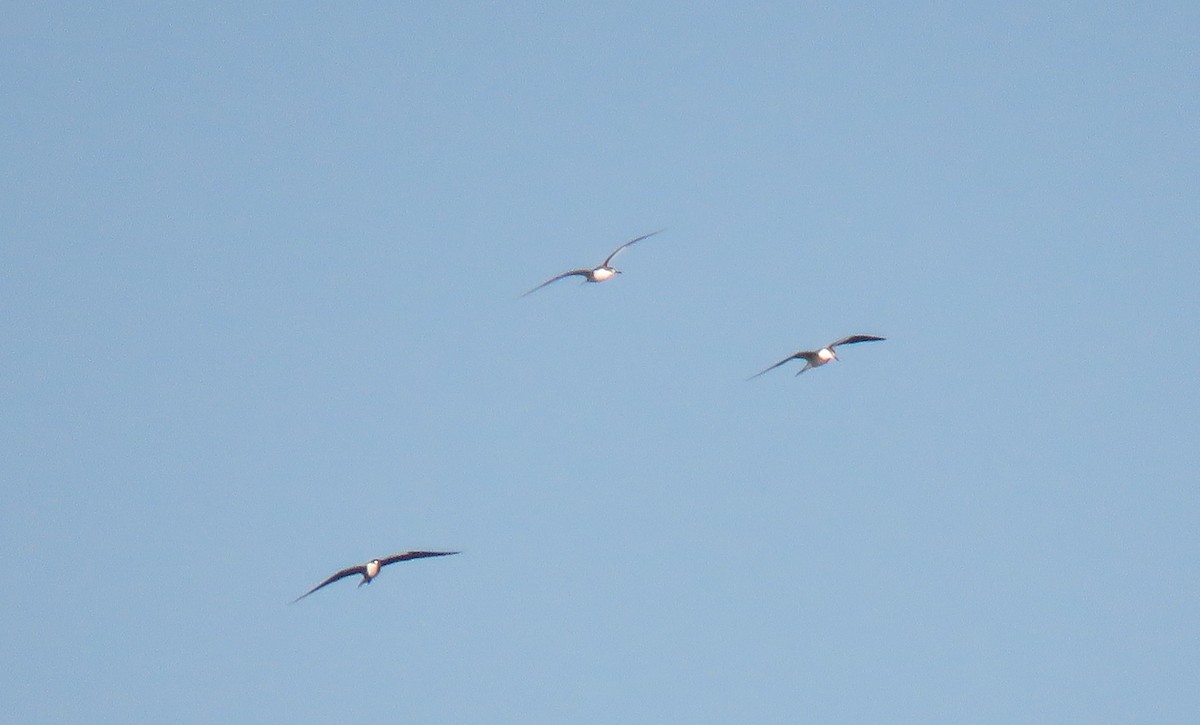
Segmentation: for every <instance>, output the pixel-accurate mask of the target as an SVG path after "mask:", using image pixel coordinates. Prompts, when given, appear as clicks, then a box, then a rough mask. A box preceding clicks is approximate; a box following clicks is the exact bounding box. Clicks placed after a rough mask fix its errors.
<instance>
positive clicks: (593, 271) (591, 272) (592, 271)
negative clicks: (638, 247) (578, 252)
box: [521, 229, 664, 297]
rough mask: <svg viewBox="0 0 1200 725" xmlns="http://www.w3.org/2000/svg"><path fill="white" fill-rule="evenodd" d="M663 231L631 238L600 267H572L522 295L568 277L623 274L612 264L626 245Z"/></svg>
mask: <svg viewBox="0 0 1200 725" xmlns="http://www.w3.org/2000/svg"><path fill="white" fill-rule="evenodd" d="M661 231H664V230H662V229H659V230H658V231H657V232H650V233H649V234H643V235H642V236H640V237H638V238H637V239H631V240H629V241H628V242H625V243H624V244H622V245H621V246H619V247H617V248H616V249H614V250H613V253H612V254H610V255H608V258H607V259H605V260H604V261H603V262H601V263H600V266H599V267H590V268H587V267H581V268H580V269H572V270H571V271H570V272H563V273H562V274H560V275H558V276H557V277H551V278H550V279H548V280H546V281H545V282H542V283H541V284H539V285H538V286H537V287H534V288H533V289H531V290H529V291H528V292H526V293H525V294H523V295H521V296H522V297H524V296H525V295H528V294H533V293H534V292H537V291H538V290H540V289H541V288H543V287H545V286H546V285H548V284H552V283H554V282H557V281H558V280H560V279H566V278H567V277H583V281H584V283H585V284H586V283H588V282H604V281H605V280H609V279H612V278H613V277H615V276H617V275H618V274H621V270H619V269H616V268H615V267H613V266H612V261H613V257H616V256H617V255H618V254H620V253H621V252H622V251H624V250H625V248H626V247H632V246H633V245H635V244H637V243H638V242H640V241H642V240H643V239H645V238H647V237H652V236H654V235H655V234H658V233H659V232H661Z"/></svg>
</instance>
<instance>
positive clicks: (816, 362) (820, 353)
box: [746, 335, 887, 380]
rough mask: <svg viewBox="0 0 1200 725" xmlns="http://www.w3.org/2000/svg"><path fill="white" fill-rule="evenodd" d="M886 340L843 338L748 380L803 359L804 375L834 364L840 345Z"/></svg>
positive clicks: (865, 336)
mask: <svg viewBox="0 0 1200 725" xmlns="http://www.w3.org/2000/svg"><path fill="white" fill-rule="evenodd" d="M886 339H887V338H886V337H876V336H875V335H851V336H850V337H843V338H842V339H840V340H838V341H837V342H831V343H829V344H828V345H826V346H825V347H823V348H821V349H820V350H801V351H800V352H798V353H796V354H794V355H788V356H787V357H785V358H784V359H782V360H780V361H779V362H777V363H775V364H774V365H772V366H771V367H769V368H766V369H765V370H760V371H758V372H757V373H755V374H753V375H751V376H750V377H748V378H746V379H747V380H753V379H754V378H757V377H758V376H759V375H762V374H763V373H765V372H767V370H774V369H775V368H777V367H779V366H780V365H782V364H784V363H785V362H788V361H789V360H799V359H803V360H804V367H803V368H801V369H800V373H802V372H804V371H805V370H808V369H809V368H819V367H821V366H822V365H824V364H825V363H827V362H833V361H834V360H837V359H838V356H837V353H836V352H834V348H836V347H837V346H838V345H853V344H854V343H856V342H875V341H877V340H886ZM800 373H796V374H797V375H799V374H800Z"/></svg>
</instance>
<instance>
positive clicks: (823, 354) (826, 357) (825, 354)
mask: <svg viewBox="0 0 1200 725" xmlns="http://www.w3.org/2000/svg"><path fill="white" fill-rule="evenodd" d="M817 357H819V358H821V362H829V361H830V360H832V359H833V350H830V349H829V348H827V347H823V348H821V349H820V350H818V351H817Z"/></svg>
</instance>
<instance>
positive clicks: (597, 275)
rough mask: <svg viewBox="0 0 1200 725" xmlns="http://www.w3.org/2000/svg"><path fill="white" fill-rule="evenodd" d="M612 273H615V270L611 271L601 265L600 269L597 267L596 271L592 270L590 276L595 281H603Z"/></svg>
mask: <svg viewBox="0 0 1200 725" xmlns="http://www.w3.org/2000/svg"><path fill="white" fill-rule="evenodd" d="M614 274H616V272H614V271H612V270H611V269H605V268H604V267H601V268H600V269H597V270H596V271H594V272H592V277H593V278H594V279H595V280H596V281H597V282H603V281H604V280H606V279H608V278H609V277H612V276H613V275H614Z"/></svg>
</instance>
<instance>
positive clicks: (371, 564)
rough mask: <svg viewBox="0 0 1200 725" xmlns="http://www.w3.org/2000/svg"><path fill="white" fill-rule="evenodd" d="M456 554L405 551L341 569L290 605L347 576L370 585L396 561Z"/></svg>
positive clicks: (453, 552) (360, 583)
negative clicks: (359, 578)
mask: <svg viewBox="0 0 1200 725" xmlns="http://www.w3.org/2000/svg"><path fill="white" fill-rule="evenodd" d="M457 553H458V552H457V551H406V552H404V553H403V554H394V555H392V556H389V557H386V558H384V559H372V560H370V561H368V562H367V563H366V564H359V565H358V566H351V567H347V568H345V569H342V570H341V571H339V572H337V573H335V574H333V575H332V576H330V577H329V578H328V579H326V580H325V581H323V582H321V583H320V584H318V585H316V586H315V587H313V588H312V589H309V590H308V591H307V592H305V593H303V594H301V595H300V596H298V597H296V598H295V599H293V600H292V603H293V604H295V603H296V602H298V601H300V600H301V599H303V598H305V597H307V596H308V595H309V594H312V593H313V592H315V591H317V590H318V589H320V588H322V587H325V586H328V585H330V584H332V583H334V582H335V581H339V580H341V579H345V578H346V577H348V576H354V575H355V574H359V575H361V576H362V581H360V582H359V583H358V585H359V586H360V587H361V586H362V585H363V584H370V583H371V580H372V579H374V578H375V577H377V576H379V572H380V570H382V569H383V567H385V566H387V565H388V564H395V563H396V562H398V561H408V560H410V559H424V558H426V557H430V556H450V555H451V554H457Z"/></svg>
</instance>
